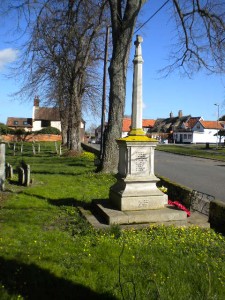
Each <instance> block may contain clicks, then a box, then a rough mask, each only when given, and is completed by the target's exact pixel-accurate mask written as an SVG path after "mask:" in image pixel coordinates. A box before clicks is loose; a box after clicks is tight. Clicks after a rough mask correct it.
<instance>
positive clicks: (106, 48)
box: [100, 26, 110, 159]
mask: <svg viewBox="0 0 225 300" xmlns="http://www.w3.org/2000/svg"><path fill="white" fill-rule="evenodd" d="M109 31H110V26H107V27H106V38H105V55H104V71H103V89H102V117H101V144H100V147H101V148H100V159H102V156H103V147H104V131H105V108H106V84H107V61H108V44H109Z"/></svg>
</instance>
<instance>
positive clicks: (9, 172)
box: [5, 163, 13, 179]
mask: <svg viewBox="0 0 225 300" xmlns="http://www.w3.org/2000/svg"><path fill="white" fill-rule="evenodd" d="M5 177H6V179H12V178H13V166H12V165H10V164H9V163H6V165H5Z"/></svg>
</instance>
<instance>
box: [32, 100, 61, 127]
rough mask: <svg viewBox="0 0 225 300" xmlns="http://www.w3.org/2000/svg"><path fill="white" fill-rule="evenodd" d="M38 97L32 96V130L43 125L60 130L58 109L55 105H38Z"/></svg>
mask: <svg viewBox="0 0 225 300" xmlns="http://www.w3.org/2000/svg"><path fill="white" fill-rule="evenodd" d="M39 104H40V100H39V98H38V97H35V98H34V106H33V114H32V119H33V129H32V130H33V131H38V130H41V129H43V128H45V127H49V126H51V127H55V128H57V129H59V130H60V131H61V121H60V115H59V109H58V108H57V107H40V106H39Z"/></svg>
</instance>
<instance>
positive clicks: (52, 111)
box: [6, 96, 85, 141]
mask: <svg viewBox="0 0 225 300" xmlns="http://www.w3.org/2000/svg"><path fill="white" fill-rule="evenodd" d="M6 125H7V126H8V127H9V128H12V129H24V130H25V131H39V130H41V129H43V128H45V127H49V126H51V127H54V128H57V129H59V130H60V131H61V121H60V114H59V109H58V108H57V107H40V100H39V97H38V96H35V98H34V105H33V111H32V118H15V117H9V118H8V119H7V123H6ZM80 136H81V140H82V141H84V136H85V121H84V120H82V121H81V124H80Z"/></svg>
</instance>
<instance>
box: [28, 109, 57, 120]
mask: <svg viewBox="0 0 225 300" xmlns="http://www.w3.org/2000/svg"><path fill="white" fill-rule="evenodd" d="M34 119H35V120H48V121H60V116H59V109H58V108H56V107H38V108H36V109H35V114H34Z"/></svg>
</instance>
